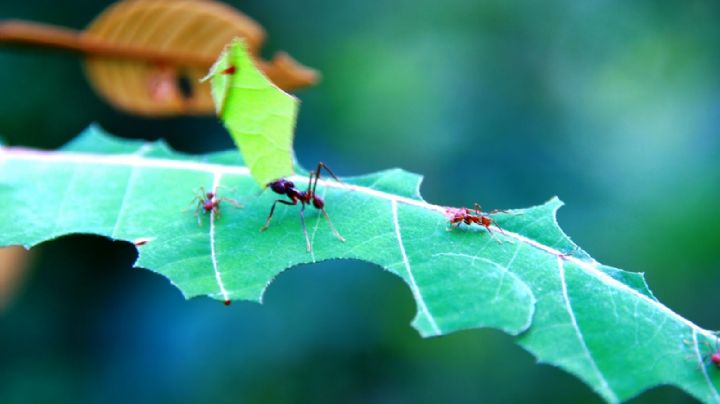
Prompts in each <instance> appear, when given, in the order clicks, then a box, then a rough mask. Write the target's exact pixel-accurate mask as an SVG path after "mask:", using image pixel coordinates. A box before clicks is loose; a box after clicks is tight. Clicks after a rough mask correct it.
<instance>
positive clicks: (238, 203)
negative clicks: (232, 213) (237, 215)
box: [217, 196, 243, 208]
mask: <svg viewBox="0 0 720 404" xmlns="http://www.w3.org/2000/svg"><path fill="white" fill-rule="evenodd" d="M217 201H218V202H227V203H229V204H230V205H232V206H234V207H236V208H242V207H243V205H242V203H240V202H238V201H236V200H235V199H230V198H226V197H224V196H223V197H222V198H219V199H217Z"/></svg>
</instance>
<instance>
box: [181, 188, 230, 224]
mask: <svg viewBox="0 0 720 404" xmlns="http://www.w3.org/2000/svg"><path fill="white" fill-rule="evenodd" d="M220 202H227V203H229V204H231V205H233V206H235V207H236V208H241V207H242V205H241V204H240V203H238V201H236V200H234V199H230V198H225V197H222V198H218V195H217V192H205V188H203V187H200V190H199V191H197V195H195V198H193V200H192V202H190V203H196V205H197V206H196V207H195V217H197V220H198V226H200V225H202V217H201V215H200V209H202V210H203V213H205V214H207V213H210V212H212V213H213V214H214V215H215V218H216V219H219V218H220Z"/></svg>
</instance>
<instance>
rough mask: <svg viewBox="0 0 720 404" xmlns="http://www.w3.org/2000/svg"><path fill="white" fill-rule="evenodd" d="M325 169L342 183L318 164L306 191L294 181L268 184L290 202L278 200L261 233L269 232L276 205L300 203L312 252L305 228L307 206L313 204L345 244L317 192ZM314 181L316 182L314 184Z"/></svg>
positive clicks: (303, 226)
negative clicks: (299, 188)
mask: <svg viewBox="0 0 720 404" xmlns="http://www.w3.org/2000/svg"><path fill="white" fill-rule="evenodd" d="M323 168H324V169H325V171H327V172H328V173H329V174H330V175H331V176H332V177H333V178H334V179H335V180H336V181H338V182H341V181H340V179H339V178H338V177H337V176H336V175H335V173H333V172H332V170H331V169H330V168H329V167H328V166H326V165H325V163H322V162H320V163H318V165H317V168H316V169H315V172H310V176H309V178H308V186H307V189H305V191H300V190H298V189H297V188H295V183H293V182H292V181H290V180H288V179H285V178H281V179H279V180H276V181H273V182H271V183H269V184H268V186H269V187H270V189H272V190H273V192H275V193H277V194H280V195H286V196H287V197H288V198H290V200H289V201H286V200H283V199H278V200H276V201H275V202H274V203H273V204H272V208H270V214H269V215H268V217H267V220H266V221H265V225H264V226H263V227H261V228H260V231H265V230H267V228H268V227H270V220H271V219H272V216H273V213H274V212H275V205H277V204H278V202H279V203H282V204H284V205H291V206H293V205H297V204H298V202H300V205H301V206H300V222H301V223H302V228H303V233H304V234H305V244H306V247H307V251H308V252H310V251H312V245H310V238H309V237H308V232H307V227H306V226H305V205H307V204H310V203H311V202H312V205H313V206H314V207H315V209H319V210H320V211H321V212H322V213H323V216H325V220H327V222H328V225H329V226H330V229H331V230H332V232H333V234H334V235H335V237H337V238H338V240H340V241H342V242H344V241H345V239H344V238H343V236H341V235H340V233H338V231H337V229H335V226H333V224H332V221H331V220H330V216H329V215H328V214H327V212H326V211H325V201H323V199H322V198H321V197H320V196H318V195H317V194H316V192H315V190H316V189H317V184H318V180H319V179H320V170H321V169H323ZM313 179H314V180H315V182H313Z"/></svg>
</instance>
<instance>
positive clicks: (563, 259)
mask: <svg viewBox="0 0 720 404" xmlns="http://www.w3.org/2000/svg"><path fill="white" fill-rule="evenodd" d="M12 160H24V161H30V162H36V163H51V162H54V163H68V164H73V165H75V169H76V170H77V165H82V164H85V165H88V166H103V165H114V166H122V167H128V168H131V169H132V171H133V172H134V171H136V169H138V168H164V169H170V170H188V171H198V172H205V173H210V174H212V175H213V189H217V186H218V185H219V183H220V179H221V178H222V176H223V175H237V176H243V177H248V176H249V175H250V173H249V170H248V169H247V168H246V167H241V166H226V165H220V164H214V163H203V162H197V161H187V160H172V159H160V158H149V157H144V156H142V155H140V154H139V153H136V154H123V155H104V154H90V153H75V152H63V153H56V152H40V151H35V150H26V149H15V148H0V162H7V161H12ZM292 179H293V180H294V181H296V182H298V183H302V182H304V181H307V177H302V176H294V177H292ZM320 184H321V185H322V186H324V187H327V188H338V189H345V190H347V191H350V192H357V193H362V194H365V195H368V196H371V197H374V198H379V199H383V200H386V201H388V202H389V205H390V207H391V212H392V214H393V220H394V223H395V226H396V227H395V234H396V237H397V241H398V243H399V246H400V252H401V256H402V259H403V265H404V267H405V269H406V271H407V273H408V277H409V279H410V283H411V289H413V291H412V292H413V295H414V296H415V297H416V300H417V302H418V308H419V311H420V312H422V313H423V314H424V315H425V318H426V319H427V320H428V322H430V325H431V327H432V329H433V331H434V332H433V334H435V335H439V334H442V332H441V329H440V327H438V325H437V323H436V322H435V320H434V318H433V316H432V315H431V314H430V312H429V310H428V308H427V305H426V304H425V298H424V295H423V293H422V292H421V291H420V289H419V288H418V286H417V284H416V283H415V281H414V276H413V272H412V269H411V267H410V262H409V260H408V257H407V254H406V253H405V251H404V245H403V243H402V235H401V230H400V226H399V222H398V217H397V204H398V203H400V204H405V205H410V206H415V207H419V208H422V209H425V210H429V211H433V212H437V213H440V214H442V213H444V212H445V210H446V207H443V206H438V205H433V204H429V203H427V202H425V201H422V200H420V199H413V198H408V197H404V196H400V195H394V194H391V193H387V192H383V191H379V190H376V189H371V188H368V187H364V186H358V185H354V184H348V183H336V182H333V181H325V180H321V181H320ZM128 188H129V186H126V192H128ZM126 195H127V194H125V196H126ZM123 199H125V197H123ZM121 205H124V202H123V203H122V204H121ZM59 213H60V212H59ZM214 219H215V218H214V216H212V217H211V218H210V247H211V255H212V262H213V269H214V275H215V279H216V281H217V284H218V288H219V290H220V291H219V294H220V295H222V297H223V298H224V299H226V300H227V298H228V293H227V291H226V290H225V288H224V285H223V282H222V276H221V274H220V272H219V265H218V262H217V256H216V254H215V242H214V231H215V227H214V222H215V220H214ZM117 220H118V221H119V220H121V216H118V218H117ZM318 220H319V219H318ZM531 224H532V223H531V222H530V223H528V224H527V226H530V225H531ZM117 225H118V222H116V223H115V228H116V227H117ZM315 230H317V222H316V228H315ZM493 230H494V231H500V229H499V228H497V227H493ZM114 232H115V230H113V233H114ZM314 233H315V231H314V232H313V238H314ZM503 235H504V236H505V237H507V238H509V239H512V240H514V242H517V243H519V244H518V247H517V249H516V250H515V252H514V254H513V257H512V258H511V260H510V262H509V264H508V266H506V267H505V268H506V269H507V270H510V266H511V265H512V263H513V262H514V259H515V257H516V256H517V254H518V251H519V249H520V245H527V246H528V247H531V248H534V249H537V250H540V251H543V252H545V253H548V254H551V255H552V256H554V257H555V258H556V260H557V262H558V272H559V276H560V280H561V283H562V285H561V286H562V292H563V299H564V301H565V304H566V307H567V311H568V315H569V317H570V321H571V323H572V327H573V329H574V330H575V333H576V337H577V340H578V343H579V344H580V345H581V346H582V348H583V350H584V352H585V354H586V356H587V360H588V361H589V364H590V367H591V368H593V370H594V373H596V376H597V378H598V379H599V380H601V382H600V386H597V385H595V388H596V389H598V392H599V393H600V394H601V395H603V397H605V398H606V399H608V400H610V401H617V400H618V397H617V395H616V394H615V392H614V390H613V388H612V387H611V386H610V385H609V384H608V383H607V380H606V379H605V377H604V376H603V373H602V371H601V370H600V369H599V367H598V366H597V363H596V362H595V360H594V358H593V354H592V351H591V347H590V346H589V345H588V344H587V343H586V341H585V339H584V337H583V333H582V332H581V329H580V328H581V327H580V325H579V324H578V323H577V321H576V320H575V311H574V310H573V308H572V305H571V304H570V297H569V295H568V292H567V284H566V279H565V263H571V264H573V266H574V267H577V268H580V269H581V270H582V271H583V272H585V273H587V274H588V275H590V276H592V277H593V278H595V279H597V280H599V281H600V282H602V283H603V284H604V285H606V286H607V287H609V288H614V289H617V290H620V291H622V292H624V293H629V294H630V295H631V296H632V297H633V298H634V299H639V300H641V301H643V302H644V303H646V304H648V305H651V306H652V307H654V308H655V309H656V310H658V311H660V312H661V313H663V314H664V315H665V316H666V318H665V319H663V321H666V320H667V319H668V318H670V319H673V320H675V321H677V322H679V323H681V324H683V325H685V326H687V327H689V328H690V330H691V331H692V337H693V343H694V351H695V353H696V356H697V360H698V363H699V364H701V363H702V360H703V355H702V353H701V351H700V341H698V335H702V336H703V337H705V338H708V339H711V338H713V336H712V334H711V333H709V332H708V331H706V330H703V329H701V328H699V327H697V326H696V325H695V324H693V323H691V322H690V321H688V320H686V319H684V318H683V317H681V316H679V315H678V314H676V313H674V312H673V311H671V310H670V309H668V308H667V307H666V306H664V305H662V304H661V303H659V302H658V301H656V300H654V299H653V298H651V297H649V296H648V295H646V294H643V293H640V292H639V291H638V290H636V289H634V288H632V287H630V286H628V285H627V284H625V283H623V282H620V281H618V280H617V279H615V278H613V277H611V276H609V275H608V274H607V273H605V272H604V271H603V270H601V269H600V268H599V267H598V263H597V262H596V261H586V260H582V259H579V258H577V257H574V256H571V255H567V254H566V253H563V252H562V251H560V250H558V249H556V248H553V247H551V246H548V245H546V244H543V243H540V242H538V241H536V240H533V239H530V238H527V237H525V236H523V235H521V234H519V233H517V232H513V231H509V230H508V229H503ZM470 257H474V256H470ZM313 258H314V257H313ZM475 258H480V257H475ZM496 265H498V264H496ZM412 284H414V287H413V285H412ZM521 344H522V341H521ZM525 347H526V348H527V349H529V350H531V351H533V349H532V347H530V346H525ZM563 367H564V366H563ZM702 373H703V377H704V381H705V383H706V384H707V387H708V389H709V391H710V394H711V398H712V400H714V401H715V402H720V397H719V396H718V393H717V389H716V388H715V386H714V385H713V383H712V381H711V379H710V376H709V375H708V373H707V371H706V369H705V368H704V367H703V371H702ZM580 375H581V376H583V377H585V378H586V377H587V375H582V374H580Z"/></svg>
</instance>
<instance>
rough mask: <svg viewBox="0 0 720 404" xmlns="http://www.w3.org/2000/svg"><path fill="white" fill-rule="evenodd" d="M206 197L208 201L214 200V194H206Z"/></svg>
mask: <svg viewBox="0 0 720 404" xmlns="http://www.w3.org/2000/svg"><path fill="white" fill-rule="evenodd" d="M206 195H207V198H208V199H213V198H215V192H208V193H207V194H206Z"/></svg>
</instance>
